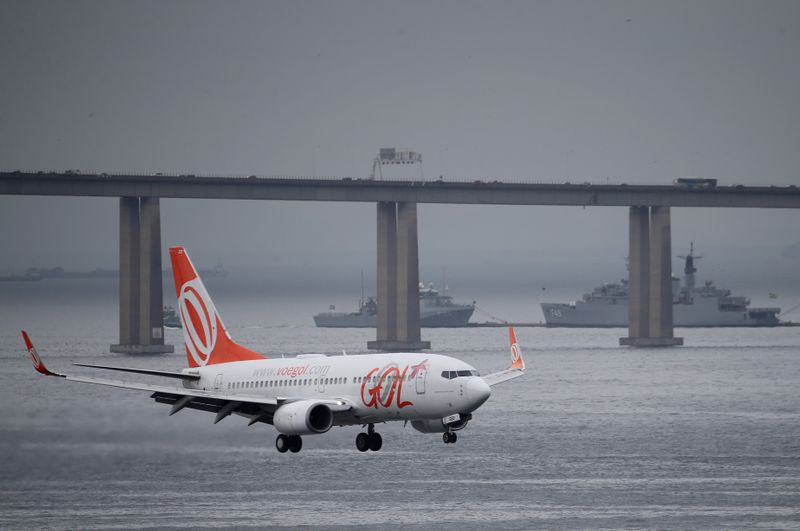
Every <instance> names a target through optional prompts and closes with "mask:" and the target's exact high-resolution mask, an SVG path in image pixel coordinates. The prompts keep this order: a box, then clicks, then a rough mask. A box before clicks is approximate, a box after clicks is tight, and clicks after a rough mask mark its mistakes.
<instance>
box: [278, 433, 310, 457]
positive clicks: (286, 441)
mask: <svg viewBox="0 0 800 531" xmlns="http://www.w3.org/2000/svg"><path fill="white" fill-rule="evenodd" d="M302 447H303V439H302V437H300V436H299V435H284V434H282V433H281V434H280V435H278V438H277V439H275V448H277V449H278V451H279V452H280V453H282V454H283V453H286V452H287V451H289V450H290V451H291V452H292V453H293V454H296V453H297V452H299V451H300V449H301V448H302Z"/></svg>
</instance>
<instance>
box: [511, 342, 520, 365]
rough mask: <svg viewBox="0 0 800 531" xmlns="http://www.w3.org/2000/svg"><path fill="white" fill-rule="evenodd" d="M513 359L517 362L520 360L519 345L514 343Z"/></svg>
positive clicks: (512, 346) (512, 348)
mask: <svg viewBox="0 0 800 531" xmlns="http://www.w3.org/2000/svg"><path fill="white" fill-rule="evenodd" d="M511 361H512V362H513V363H517V362H518V361H519V345H517V344H516V343H514V344H513V345H511Z"/></svg>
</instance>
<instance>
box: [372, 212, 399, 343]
mask: <svg viewBox="0 0 800 531" xmlns="http://www.w3.org/2000/svg"><path fill="white" fill-rule="evenodd" d="M377 276H378V292H377V301H378V315H377V316H376V317H377V323H376V325H377V326H376V339H377V342H381V341H394V340H396V339H397V203H390V202H384V203H378V271H377Z"/></svg>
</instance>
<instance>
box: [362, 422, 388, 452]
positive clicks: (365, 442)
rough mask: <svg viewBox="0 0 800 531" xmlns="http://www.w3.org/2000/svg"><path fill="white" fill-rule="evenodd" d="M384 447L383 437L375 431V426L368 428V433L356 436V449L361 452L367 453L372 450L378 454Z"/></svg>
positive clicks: (371, 425)
mask: <svg viewBox="0 0 800 531" xmlns="http://www.w3.org/2000/svg"><path fill="white" fill-rule="evenodd" d="M382 446H383V437H381V434H380V433H377V432H376V431H375V425H374V424H370V425H369V426H368V427H367V433H359V434H358V435H356V448H357V449H358V451H359V452H366V451H367V450H372V451H373V452H377V451H378V450H380V449H381V447H382Z"/></svg>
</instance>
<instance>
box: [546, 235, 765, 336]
mask: <svg viewBox="0 0 800 531" xmlns="http://www.w3.org/2000/svg"><path fill="white" fill-rule="evenodd" d="M680 258H683V259H684V260H685V263H684V269H683V273H684V276H683V286H681V281H680V279H678V278H676V277H672V294H673V295H672V319H673V322H674V325H675V326H680V327H721V326H762V327H766V326H778V325H779V324H780V320H779V319H778V314H779V313H780V311H781V309H780V308H750V307H749V306H750V299H748V298H747V297H741V296H734V295H731V292H730V290H727V289H721V288H718V287H717V286H715V285H714V283H713V282H712V281H710V280H708V281H706V282H705V284H704V285H703V286H701V287H696V286H695V278H694V274H695V273H696V272H697V269H696V268H695V261H696V260H697V259H699V258H702V257H701V256H695V255H694V244H692V245H691V246H690V248H689V254H687V255H685V256H681V257H680ZM542 312H543V313H544V319H545V323H546V324H547V326H548V327H574V328H602V327H627V326H628V281H627V280H625V279H622V280H621V281H620V282H619V283H609V284H603V285H602V286H599V287H596V288H594V290H593V291H592V292H591V293H586V294H584V296H583V300H579V301H576V302H571V303H554V302H543V303H542Z"/></svg>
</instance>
